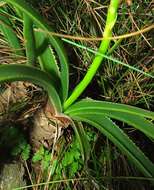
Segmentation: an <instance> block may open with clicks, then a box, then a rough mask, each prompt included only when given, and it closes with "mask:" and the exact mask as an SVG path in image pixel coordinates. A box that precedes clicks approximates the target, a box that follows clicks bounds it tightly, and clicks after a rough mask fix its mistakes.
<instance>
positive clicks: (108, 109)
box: [65, 100, 154, 139]
mask: <svg viewBox="0 0 154 190" xmlns="http://www.w3.org/2000/svg"><path fill="white" fill-rule="evenodd" d="M65 113H66V114H71V116H72V115H73V116H75V115H78V114H83V115H84V114H95V115H101V114H103V115H106V116H108V117H110V118H113V119H117V120H120V121H122V122H125V123H127V124H129V125H131V126H133V127H135V128H136V129H138V130H140V131H142V132H143V133H144V134H145V135H147V136H148V137H151V138H153V139H154V124H153V123H152V122H150V121H149V120H147V119H146V117H148V118H153V117H154V113H153V112H150V111H146V110H143V109H140V108H136V107H133V106H128V105H124V104H117V103H111V102H103V101H95V100H82V101H80V102H77V103H76V104H74V105H72V106H70V108H68V109H67V110H66V112H65Z"/></svg>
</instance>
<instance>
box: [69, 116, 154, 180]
mask: <svg viewBox="0 0 154 190" xmlns="http://www.w3.org/2000/svg"><path fill="white" fill-rule="evenodd" d="M72 118H73V119H76V120H77V121H84V122H87V123H89V124H91V125H92V126H94V127H96V128H97V129H98V130H99V131H101V132H102V134H104V135H105V136H107V137H108V139H110V141H112V142H113V143H114V144H115V145H116V146H117V147H118V148H119V149H120V150H121V151H122V153H123V154H125V155H126V156H127V157H128V158H129V159H130V160H131V161H132V162H133V163H134V164H135V166H136V167H137V168H138V169H139V170H140V171H141V172H142V173H143V174H144V175H145V176H147V177H154V165H153V163H152V162H151V161H150V160H149V159H148V158H147V157H146V156H145V155H144V154H143V152H142V151H141V150H140V149H139V148H138V147H137V146H136V145H135V144H134V143H133V142H132V141H131V140H130V139H129V137H128V136H127V135H126V134H125V133H124V132H123V131H122V130H121V129H120V128H119V127H118V126H117V125H116V124H114V123H113V122H112V121H111V120H110V119H109V118H108V117H106V116H104V115H103V114H102V115H94V114H84V115H83V114H78V115H76V116H72Z"/></svg>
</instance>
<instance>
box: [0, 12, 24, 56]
mask: <svg viewBox="0 0 154 190" xmlns="http://www.w3.org/2000/svg"><path fill="white" fill-rule="evenodd" d="M0 12H1V9H0ZM3 15H4V13H2V14H0V30H1V32H2V34H3V35H4V37H5V39H6V41H8V43H9V45H10V47H11V48H12V50H13V52H15V54H16V55H19V56H24V53H23V51H22V48H21V45H20V41H19V39H18V37H17V35H16V32H15V31H14V30H13V28H12V26H11V22H10V20H9V19H8V18H7V17H5V16H3Z"/></svg>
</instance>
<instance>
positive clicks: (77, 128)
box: [71, 121, 90, 163]
mask: <svg viewBox="0 0 154 190" xmlns="http://www.w3.org/2000/svg"><path fill="white" fill-rule="evenodd" d="M71 124H72V128H73V129H74V132H75V135H76V137H77V139H78V141H79V144H80V148H81V153H82V158H83V160H84V161H85V163H86V161H88V158H89V152H90V144H89V142H88V139H87V136H86V134H85V131H84V128H83V126H82V123H80V122H76V123H74V122H73V121H72V123H71Z"/></svg>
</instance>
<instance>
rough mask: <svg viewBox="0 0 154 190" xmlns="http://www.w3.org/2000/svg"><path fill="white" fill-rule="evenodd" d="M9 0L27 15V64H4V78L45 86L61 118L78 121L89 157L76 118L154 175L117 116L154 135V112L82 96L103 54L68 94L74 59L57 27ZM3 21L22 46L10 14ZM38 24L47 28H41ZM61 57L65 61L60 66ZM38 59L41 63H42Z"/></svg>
mask: <svg viewBox="0 0 154 190" xmlns="http://www.w3.org/2000/svg"><path fill="white" fill-rule="evenodd" d="M3 2H5V3H7V4H9V5H10V6H12V7H14V8H15V10H18V12H20V13H22V14H23V15H22V16H21V18H20V19H21V20H22V21H23V23H24V26H23V28H24V32H23V37H24V39H25V41H26V43H25V49H26V56H27V65H19V64H13V65H0V82H1V83H4V82H12V81H29V82H31V83H34V84H37V85H39V86H41V87H43V88H44V89H45V90H46V91H47V93H48V97H49V100H50V107H51V110H52V116H53V117H54V118H55V120H56V121H60V122H61V123H63V125H64V127H67V125H68V123H69V124H71V125H72V127H73V129H74V130H75V132H76V135H77V137H78V140H79V142H80V145H81V151H82V153H83V154H82V155H83V157H84V158H85V159H86V155H87V154H86V153H87V150H86V149H87V148H88V145H87V144H86V141H85V139H84V135H83V134H84V133H83V129H81V128H80V125H77V126H76V125H75V122H74V121H77V122H86V123H88V124H90V125H91V126H93V127H95V128H97V129H98V130H99V131H100V132H101V133H102V134H104V135H105V136H106V137H107V138H108V139H109V140H110V141H111V142H113V143H114V144H115V145H116V146H117V147H118V148H119V149H120V150H121V151H122V153H123V154H124V155H126V156H127V157H128V158H129V159H130V160H131V161H132V163H134V164H135V166H136V167H137V168H138V169H139V170H140V171H141V172H142V173H143V174H144V175H145V176H147V177H154V164H153V163H152V162H151V161H150V160H149V159H148V158H147V157H146V156H145V155H144V153H143V152H142V151H141V150H140V149H139V148H138V147H137V146H136V145H135V143H134V142H132V140H131V139H130V138H129V137H128V135H127V134H125V133H124V131H123V130H122V129H121V128H120V127H119V126H118V125H117V124H116V123H114V121H113V119H116V120H119V121H122V122H125V123H127V124H128V125H129V126H133V127H134V128H136V129H137V130H140V131H141V132H142V133H144V134H145V135H147V136H148V137H149V138H151V139H154V124H153V123H152V120H153V119H154V113H153V112H150V111H147V110H143V109H140V108H137V107H133V106H128V105H123V104H117V103H111V102H106V101H97V100H92V99H83V100H79V99H78V98H79V96H80V95H81V93H82V92H83V91H84V90H85V89H86V87H87V86H88V85H89V83H90V82H91V80H92V79H93V77H94V76H95V74H96V72H97V70H98V68H99V66H100V65H101V63H102V62H103V57H102V56H101V55H100V54H98V55H96V56H95V57H94V60H93V62H92V64H91V66H90V68H89V69H88V71H87V73H86V74H85V77H84V78H83V80H82V81H80V82H79V84H78V85H77V87H76V88H75V89H74V90H73V92H72V94H71V95H70V97H68V89H69V70H68V65H69V64H68V59H67V54H66V52H65V49H64V47H63V44H62V41H61V40H60V39H58V38H56V37H54V36H52V35H49V33H50V32H51V31H53V29H52V28H51V27H49V26H48V25H47V23H46V22H45V21H44V19H43V18H42V17H41V16H40V15H39V14H38V13H37V12H36V11H35V10H33V8H31V7H30V6H29V5H28V4H27V3H26V2H24V1H21V0H4V1H3ZM118 4H119V0H111V1H110V6H109V8H108V13H107V20H106V26H105V29H104V37H105V38H104V39H103V40H102V42H101V44H100V47H99V49H98V52H99V53H102V54H105V53H107V51H108V48H109V44H110V38H109V37H111V36H112V28H113V27H114V24H115V23H116V18H117V9H118ZM3 15H4V11H3ZM3 17H4V16H3ZM0 20H1V23H2V26H3V28H2V27H1V32H2V33H3V35H4V36H5V37H6V39H7V40H8V41H9V42H10V46H11V47H12V45H13V46H14V47H12V48H13V49H17V48H18V49H20V48H19V40H18V37H17V36H16V35H15V33H14V32H13V28H12V26H11V24H10V23H9V22H8V23H7V25H6V23H5V19H4V18H1V17H0ZM7 26H9V27H7ZM4 28H5V31H4ZM35 29H41V32H38V31H36V30H35ZM42 30H43V31H44V32H42ZM6 34H7V35H6ZM12 36H14V37H12ZM13 41H16V43H13ZM21 47H22V46H21ZM54 52H56V54H57V56H55V55H54ZM21 53H23V52H21ZM57 59H58V61H59V63H60V64H59V65H60V66H58V63H57ZM37 62H38V63H39V64H40V66H37V64H36V63H37Z"/></svg>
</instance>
